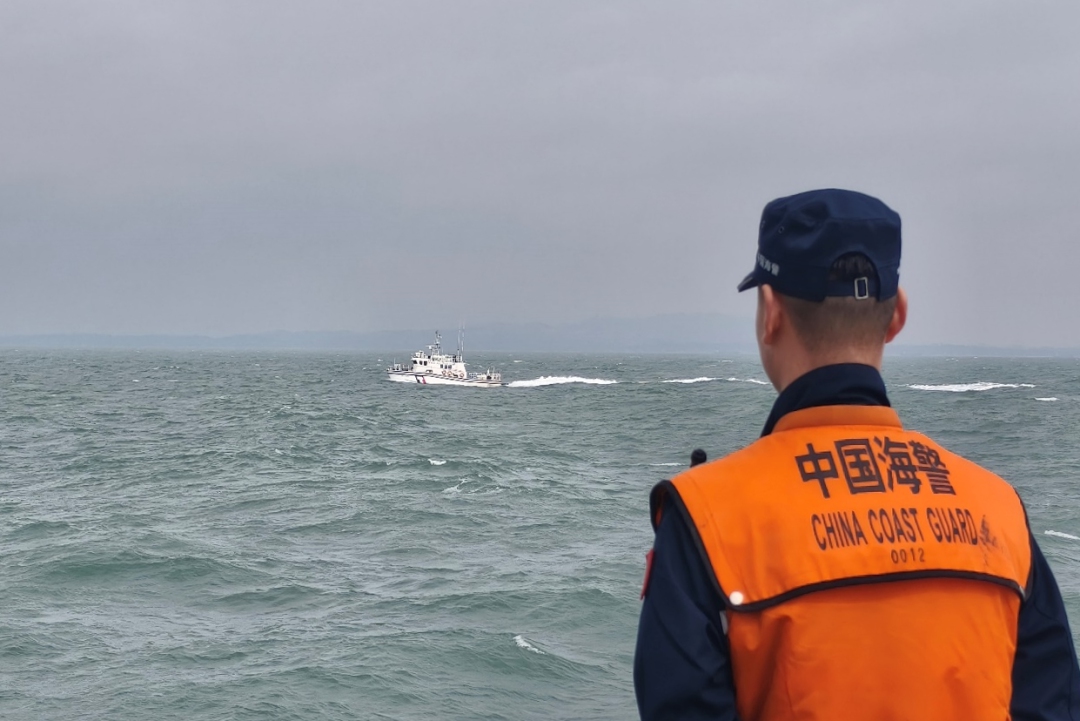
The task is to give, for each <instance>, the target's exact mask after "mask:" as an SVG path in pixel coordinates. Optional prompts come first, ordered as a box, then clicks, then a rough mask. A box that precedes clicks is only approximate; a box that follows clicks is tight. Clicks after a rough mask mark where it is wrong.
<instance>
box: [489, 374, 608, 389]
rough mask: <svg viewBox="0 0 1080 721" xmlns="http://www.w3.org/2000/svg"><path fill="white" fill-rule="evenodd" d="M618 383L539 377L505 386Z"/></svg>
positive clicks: (588, 379) (598, 379)
mask: <svg viewBox="0 0 1080 721" xmlns="http://www.w3.org/2000/svg"><path fill="white" fill-rule="evenodd" d="M618 382H619V381H613V380H608V379H607V378H581V377H579V376H540V377H539V378H533V379H531V380H526V381H512V382H510V383H507V384H506V385H507V386H509V387H510V388H539V387H540V386H558V385H564V384H566V383H584V384H586V385H594V386H608V385H612V384H614V383H618Z"/></svg>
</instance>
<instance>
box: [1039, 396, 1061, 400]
mask: <svg viewBox="0 0 1080 721" xmlns="http://www.w3.org/2000/svg"><path fill="white" fill-rule="evenodd" d="M1035 400H1037V401H1056V400H1057V398H1054V397H1053V396H1050V397H1049V398H1036V399H1035Z"/></svg>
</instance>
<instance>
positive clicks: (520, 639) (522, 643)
mask: <svg viewBox="0 0 1080 721" xmlns="http://www.w3.org/2000/svg"><path fill="white" fill-rule="evenodd" d="M514 643H515V644H517V647H518V648H523V649H525V650H526V651H532V652H533V653H538V654H540V655H541V656H546V655H547V654H545V653H544V652H543V651H541V650H540V649H538V648H537V647H536V646H533V645H532V644H531V643H529V642H528V641H526V640H525V637H524V636H522V635H521V634H520V633H519V634H518V635H517V636H514Z"/></svg>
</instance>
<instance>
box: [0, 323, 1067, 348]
mask: <svg viewBox="0 0 1080 721" xmlns="http://www.w3.org/2000/svg"><path fill="white" fill-rule="evenodd" d="M441 330H442V331H443V344H444V346H445V347H448V348H450V349H453V348H454V347H456V343H457V331H456V329H455V328H442V329H441ZM434 332H435V329H434V328H423V329H414V330H399V331H379V332H373V333H357V332H349V331H339V332H290V331H277V332H273V333H254V334H247V335H231V336H223V337H213V336H199V335H88V334H81V335H80V334H69V335H23V336H6V337H3V336H0V347H8V348H101V349H105V348H117V349H124V348H130V349H177V350H182V349H190V350H211V349H216V350H312V351H315V350H339V351H369V352H371V351H375V352H396V353H411V352H412V351H414V350H417V349H420V348H423V347H424V346H426V345H427V344H428V343H430V342H431V341H432V336H433V334H434ZM465 349H466V355H468V352H470V351H504V352H519V353H525V352H545V351H548V352H562V353H565V352H582V353H751V354H756V353H757V344H756V342H755V340H754V331H753V321H752V320H750V319H748V318H735V317H731V316H725V315H720V314H716V313H681V314H671V315H660V316H655V317H652V318H636V319H635V318H596V319H593V320H587V321H582V322H579V323H567V324H563V325H548V324H544V323H525V324H514V323H502V324H491V325H478V326H476V327H471V328H467V329H466V333H465ZM888 354H889V355H891V356H925V357H932V356H986V357H991V356H996V357H1061V358H1080V348H1016V347H1012V348H1010V347H990V346H965V345H908V344H906V343H904V342H899V343H896V344H893V345H890V346H889V350H888Z"/></svg>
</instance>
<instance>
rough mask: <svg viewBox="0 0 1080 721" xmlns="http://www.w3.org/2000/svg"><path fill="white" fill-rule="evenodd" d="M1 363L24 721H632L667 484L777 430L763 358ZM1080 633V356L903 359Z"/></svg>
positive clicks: (930, 420)
mask: <svg viewBox="0 0 1080 721" xmlns="http://www.w3.org/2000/svg"><path fill="white" fill-rule="evenodd" d="M386 360H387V359H386V358H381V357H380V356H375V355H366V354H351V353H337V354H328V353H322V354H312V353H224V352H205V353H183V352H142V353H138V352H131V351H123V352H101V351H98V352H67V351H51V352H50V351H44V352H43V351H13V350H0V390H2V391H3V395H4V403H3V404H2V405H0V443H2V447H0V456H2V458H3V463H2V465H0V488H2V490H3V493H2V494H0V551H2V552H0V558H2V559H3V563H4V569H3V575H4V583H3V584H0V607H2V608H3V609H4V612H3V614H0V676H2V677H3V678H4V679H5V683H4V684H3V688H2V689H0V716H2V717H3V718H5V719H13V720H22V719H26V720H30V719H33V720H35V721H37V720H40V719H68V718H73V717H79V718H87V719H114V718H149V717H152V718H160V719H184V720H185V721H187V720H190V719H218V718H252V719H255V718H273V719H312V720H314V719H352V718H384V719H412V718H417V717H420V716H425V717H429V716H435V717H437V718H441V719H462V720H464V719H479V718H486V719H552V718H556V719H573V718H595V719H612V720H614V719H625V718H632V717H634V715H635V713H636V709H635V706H634V700H633V691H632V683H631V671H630V669H631V661H632V654H633V647H634V637H635V632H636V624H637V613H638V608H639V602H638V592H639V589H640V583H641V576H642V571H643V559H644V552H645V551H646V550H647V549H648V548H649V546H650V544H651V538H652V534H651V531H650V528H649V522H648V512H647V509H648V491H649V489H650V487H651V486H652V485H653V484H654V483H655V482H656V481H658V480H660V479H661V478H664V477H670V476H671V475H673V474H675V473H677V472H678V471H679V470H680V469H681V468H684V467H685V466H686V464H687V462H688V459H689V453H690V450H691V449H692V448H694V447H702V448H705V449H706V450H707V451H708V452H709V455H710V457H712V458H716V457H719V456H720V455H722V454H724V453H726V452H728V451H731V450H734V449H735V448H738V447H740V446H742V445H745V444H746V443H749V442H750V441H752V440H753V439H754V438H756V437H757V435H758V433H759V432H760V428H761V425H762V423H763V421H764V418H765V416H766V414H767V412H768V409H769V407H770V405H771V403H772V401H773V398H774V391H773V390H772V388H771V387H770V386H769V385H768V384H767V383H766V381H765V380H764V377H763V375H762V373H761V370H760V367H759V365H758V364H757V362H756V361H754V360H751V359H749V358H724V357H722V356H717V355H701V356H689V355H682V356H671V357H664V356H633V355H580V354H577V355H566V354H477V355H476V356H475V357H473V358H470V361H472V362H473V363H474V364H478V365H480V366H486V365H488V364H493V365H495V366H497V367H498V368H499V369H500V370H501V371H502V372H503V375H504V378H505V380H506V381H508V382H509V383H510V384H511V385H510V387H505V388H498V389H490V390H488V389H475V388H457V387H445V386H443V387H440V386H419V385H418V386H412V385H400V384H394V383H390V382H389V381H387V380H386V379H385V377H384V373H383V367H384V364H385V362H386ZM885 377H886V381H887V383H888V387H889V392H890V396H891V398H892V401H893V403H894V405H895V406H896V407H897V409H898V410H899V412H900V414H901V416H902V417H903V418H904V420H905V423H906V425H908V426H909V427H913V428H915V429H917V430H920V431H923V432H926V433H928V434H930V435H931V436H933V437H935V438H936V439H937V440H938V441H940V443H941V444H942V445H944V446H946V447H948V448H950V449H951V450H954V451H958V452H961V453H964V454H967V455H969V456H971V457H972V458H974V459H976V460H979V461H981V462H982V463H984V464H985V465H986V466H988V467H989V468H991V469H992V470H994V471H996V472H998V473H1000V474H1002V475H1004V476H1005V477H1006V478H1007V479H1009V480H1010V481H1012V482H1013V483H1014V484H1015V485H1016V487H1017V488H1018V489H1019V491H1020V493H1021V495H1022V496H1023V498H1024V499H1025V502H1026V504H1027V508H1028V512H1029V515H1030V519H1031V526H1032V530H1033V532H1034V534H1035V537H1036V538H1037V540H1038V542H1039V543H1040V545H1041V546H1042V547H1043V549H1044V551H1045V552H1046V555H1047V556H1048V558H1049V560H1050V563H1051V566H1052V567H1053V568H1054V570H1055V572H1056V574H1057V577H1058V581H1059V583H1060V585H1061V586H1062V590H1063V593H1064V596H1065V600H1066V604H1067V607H1068V610H1069V613H1070V616H1071V619H1072V621H1073V628H1074V629H1075V628H1078V627H1080V502H1078V500H1077V499H1078V497H1080V494H1078V492H1080V479H1078V477H1077V468H1078V467H1080V436H1078V435H1077V433H1076V432H1075V431H1076V428H1077V427H1078V424H1080V361H1077V360H1065V359H1061V360H1053V359H892V360H890V361H889V362H888V364H887V367H886V372H885Z"/></svg>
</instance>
